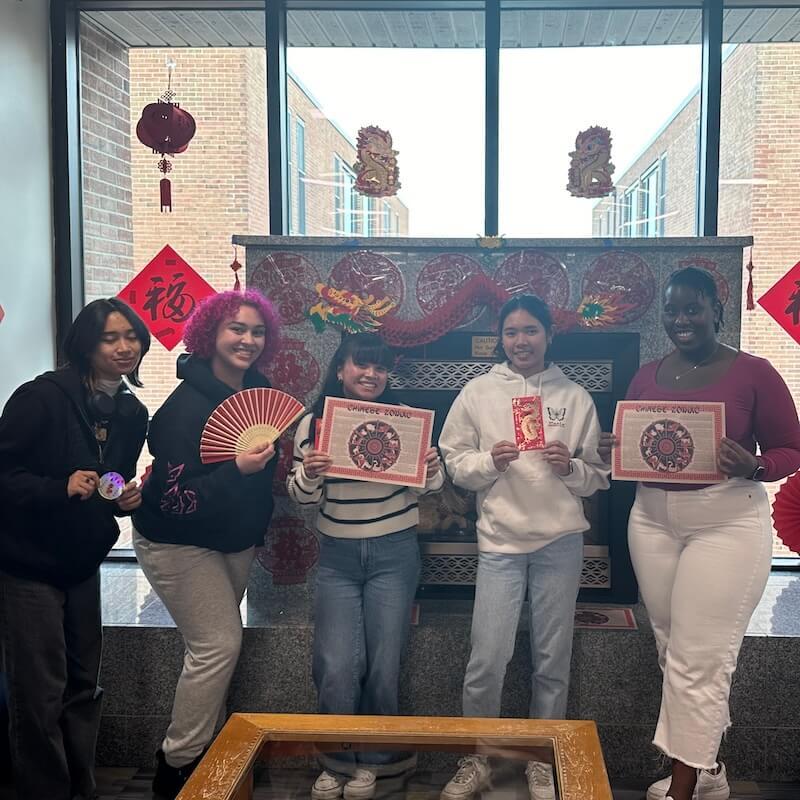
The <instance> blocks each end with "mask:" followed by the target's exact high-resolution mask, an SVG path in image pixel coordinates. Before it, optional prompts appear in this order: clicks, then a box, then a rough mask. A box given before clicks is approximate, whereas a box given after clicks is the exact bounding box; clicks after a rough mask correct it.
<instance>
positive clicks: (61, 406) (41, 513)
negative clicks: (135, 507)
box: [0, 368, 147, 588]
mask: <svg viewBox="0 0 800 800" xmlns="http://www.w3.org/2000/svg"><path fill="white" fill-rule="evenodd" d="M86 397H87V396H86V389H85V388H84V385H83V383H82V381H81V378H80V375H79V374H78V372H77V371H76V370H74V369H71V368H65V369H59V370H57V371H56V372H46V373H44V374H43V375H40V376H39V377H38V378H35V379H34V380H32V381H30V382H28V383H25V384H23V385H22V386H20V387H19V388H18V389H17V390H16V392H14V394H13V395H12V396H11V397H10V398H9V400H8V402H7V403H6V407H5V409H4V410H3V414H2V416H0V509H2V511H0V515H1V517H0V519H1V521H0V570H2V571H4V572H7V573H9V574H11V575H15V576H17V577H20V578H26V579H28V580H36V581H42V582H43V583H49V584H51V585H53V586H57V587H60V588H67V587H69V586H72V585H75V584H76V583H80V582H81V581H84V580H86V579H87V578H89V577H90V576H91V575H92V574H93V573H94V572H95V571H96V570H97V568H98V566H99V565H100V563H101V562H102V560H103V559H104V558H105V557H106V555H107V554H108V551H109V550H110V549H111V547H112V546H113V544H114V542H115V541H116V540H117V537H118V536H119V526H118V525H117V521H116V519H115V518H114V515H115V513H116V514H117V515H120V514H121V512H120V511H119V508H118V507H117V504H116V503H114V502H110V501H108V500H104V499H103V498H102V497H100V496H99V495H98V493H97V492H95V493H94V494H93V495H92V496H91V497H90V498H89V499H88V500H80V498H78V497H72V498H68V497H67V483H68V481H69V476H70V475H71V474H72V473H73V472H75V470H78V469H87V470H95V471H96V472H97V473H98V474H99V475H102V474H103V473H104V472H119V473H120V474H121V475H122V476H123V477H124V478H125V480H126V481H127V480H130V479H131V478H133V477H134V475H135V472H136V459H137V458H138V457H139V453H140V451H141V449H142V445H143V444H144V438H145V434H146V433H147V409H146V408H145V407H144V406H143V405H142V404H141V403H139V408H138V410H137V411H136V412H135V413H134V414H133V415H132V416H128V417H120V416H117V417H114V419H112V421H111V422H110V424H109V425H108V438H107V441H106V442H105V444H104V445H103V446H102V449H101V448H100V445H99V443H98V441H97V439H96V438H95V434H94V425H93V422H92V421H91V420H90V417H89V413H88V411H87V403H86Z"/></svg>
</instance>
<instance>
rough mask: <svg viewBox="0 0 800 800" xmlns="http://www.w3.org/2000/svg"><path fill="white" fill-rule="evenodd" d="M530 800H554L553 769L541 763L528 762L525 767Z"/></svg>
mask: <svg viewBox="0 0 800 800" xmlns="http://www.w3.org/2000/svg"><path fill="white" fill-rule="evenodd" d="M525 777H526V778H527V779H528V791H529V792H530V795H531V800H556V787H555V783H554V782H553V767H552V766H551V765H550V764H545V763H544V762H542V761H529V762H528V766H527V767H525Z"/></svg>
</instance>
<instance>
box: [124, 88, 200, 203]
mask: <svg viewBox="0 0 800 800" xmlns="http://www.w3.org/2000/svg"><path fill="white" fill-rule="evenodd" d="M173 96H174V95H173V92H172V90H171V89H167V91H166V92H164V94H163V95H162V96H161V98H159V100H158V102H156V103H150V104H148V105H146V106H145V107H144V108H143V109H142V116H141V119H140V120H139V122H138V123H136V136H137V138H138V139H139V141H140V142H141V143H142V144H143V145H145V147H149V148H150V149H151V150H152V151H153V152H154V153H161V160H160V161H159V162H158V168H159V170H160V171H161V172H163V173H164V176H165V177H163V178H162V179H161V210H162V211H164V210H165V209H166V210H168V211H172V190H171V186H170V182H169V178H167V177H166V175H167V173H169V172H172V164H171V162H169V161H168V160H167V158H166V156H168V155H169V156H174V155H176V154H177V153H183V152H184V150H186V148H187V147H188V146H189V142H190V141H191V140H192V137H193V136H194V134H195V130H196V129H197V126H196V124H195V121H194V117H192V115H191V114H190V113H189V112H188V111H186V110H184V109H182V108H181V107H180V106H179V104H178V103H173V102H172V97H173Z"/></svg>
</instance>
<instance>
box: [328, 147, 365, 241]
mask: <svg viewBox="0 0 800 800" xmlns="http://www.w3.org/2000/svg"><path fill="white" fill-rule="evenodd" d="M333 176H334V177H333V183H334V226H335V229H334V231H333V233H334V234H335V235H336V236H352V235H356V236H357V235H360V234H361V232H362V231H363V225H362V220H363V215H364V212H363V210H362V203H361V195H360V194H359V193H358V192H357V191H356V190H355V174H354V173H353V170H352V169H350V167H349V166H347V164H345V162H344V160H343V159H342V158H340V157H339V156H336V157H335V159H334V170H333Z"/></svg>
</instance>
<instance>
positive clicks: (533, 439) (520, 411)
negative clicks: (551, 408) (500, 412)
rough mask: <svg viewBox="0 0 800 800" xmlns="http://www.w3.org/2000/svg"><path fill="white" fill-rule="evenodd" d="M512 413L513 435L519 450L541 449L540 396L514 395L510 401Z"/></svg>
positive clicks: (542, 445) (542, 430)
mask: <svg viewBox="0 0 800 800" xmlns="http://www.w3.org/2000/svg"><path fill="white" fill-rule="evenodd" d="M511 409H512V411H513V413H514V437H515V440H516V444H517V447H518V448H519V449H520V450H541V449H542V448H543V447H544V446H545V444H546V443H545V440H544V420H543V418H542V398H541V397H536V396H534V395H531V396H530V397H515V398H513V400H512V401H511Z"/></svg>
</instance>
